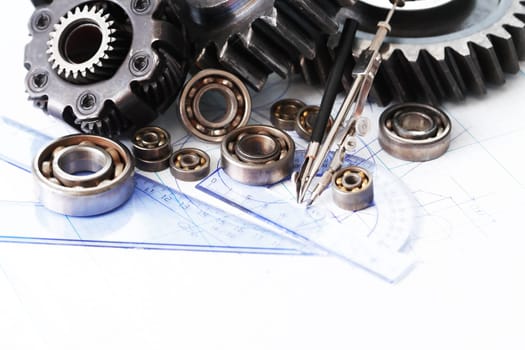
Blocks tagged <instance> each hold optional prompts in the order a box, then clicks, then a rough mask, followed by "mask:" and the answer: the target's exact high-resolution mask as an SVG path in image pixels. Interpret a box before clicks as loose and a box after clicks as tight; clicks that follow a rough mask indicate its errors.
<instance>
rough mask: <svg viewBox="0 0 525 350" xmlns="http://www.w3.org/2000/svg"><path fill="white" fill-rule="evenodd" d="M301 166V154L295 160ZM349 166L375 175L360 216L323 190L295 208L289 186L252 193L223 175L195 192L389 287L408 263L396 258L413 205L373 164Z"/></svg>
mask: <svg viewBox="0 0 525 350" xmlns="http://www.w3.org/2000/svg"><path fill="white" fill-rule="evenodd" d="M297 158H298V164H300V159H301V154H300V152H299V154H298V155H297ZM347 162H348V163H350V164H354V165H360V166H363V167H365V168H368V169H369V170H370V171H372V172H373V174H374V182H375V185H374V191H375V198H374V205H372V206H371V207H370V208H368V209H366V210H362V211H359V212H349V211H345V210H342V209H340V208H337V207H336V206H335V205H334V204H333V201H331V198H330V193H329V192H330V191H329V190H327V191H326V192H325V193H324V194H323V196H322V197H321V198H320V200H319V203H317V202H316V204H315V205H314V206H312V207H310V208H306V207H305V206H304V205H298V204H296V203H295V194H294V193H295V190H294V186H293V184H292V183H291V181H285V182H283V183H280V184H277V185H274V186H271V187H254V186H246V185H243V184H239V183H237V182H235V181H233V180H232V179H231V178H230V177H229V176H228V175H227V174H226V173H224V171H223V170H222V169H218V170H216V171H215V172H214V173H213V174H212V175H210V176H209V177H207V178H206V179H204V180H203V181H202V182H201V183H199V185H198V186H197V188H198V189H200V190H202V191H203V192H206V193H208V194H209V195H211V196H214V197H216V198H219V199H220V200H222V201H223V202H224V203H227V204H229V205H231V206H234V207H236V208H238V209H240V210H242V211H243V212H246V213H248V214H250V215H252V216H254V217H256V218H258V219H259V220H261V221H262V222H265V223H266V224H270V225H272V226H273V228H274V229H275V230H276V231H277V232H280V233H281V234H283V235H284V236H288V237H294V238H297V237H300V238H302V239H304V240H306V241H308V242H310V243H312V244H314V245H315V246H318V247H320V248H322V249H324V250H326V251H327V252H329V253H330V254H333V255H336V256H339V257H341V258H343V259H345V260H346V261H350V262H352V263H354V264H356V265H358V266H360V267H362V268H364V269H366V270H369V271H371V272H373V273H375V274H377V275H379V276H381V277H382V278H385V279H387V280H389V281H395V280H397V279H398V278H399V277H401V276H403V275H404V274H405V273H406V272H407V271H408V270H409V269H410V267H411V266H412V264H413V261H412V258H411V257H409V256H407V255H406V254H404V253H402V252H400V249H401V248H402V247H403V246H404V245H405V244H406V243H407V241H408V240H409V239H410V236H411V234H412V233H413V232H414V230H415V220H416V204H415V201H414V200H413V196H412V194H411V193H410V192H409V191H408V189H406V187H405V186H404V185H403V184H402V183H401V181H400V180H399V179H397V178H396V177H395V176H393V175H392V174H391V173H390V172H389V171H388V170H386V169H384V168H382V167H379V166H377V167H376V166H375V164H373V162H371V161H369V160H366V159H363V158H360V157H357V156H351V157H348V158H347Z"/></svg>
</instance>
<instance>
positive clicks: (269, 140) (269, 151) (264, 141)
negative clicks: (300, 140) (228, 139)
mask: <svg viewBox="0 0 525 350" xmlns="http://www.w3.org/2000/svg"><path fill="white" fill-rule="evenodd" d="M235 155H237V157H239V159H240V160H242V161H244V162H248V163H255V164H264V163H267V162H270V161H273V160H278V159H279V157H280V155H281V145H280V144H279V142H278V141H276V140H275V138H274V137H272V136H270V135H263V134H255V135H246V136H244V137H243V138H241V139H240V140H238V141H237V143H236V144H235Z"/></svg>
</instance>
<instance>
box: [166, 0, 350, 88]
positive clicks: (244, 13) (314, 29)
mask: <svg viewBox="0 0 525 350" xmlns="http://www.w3.org/2000/svg"><path fill="white" fill-rule="evenodd" d="M175 2H176V3H177V4H178V5H179V6H180V8H181V10H182V11H183V13H184V15H183V16H182V17H183V18H185V19H186V21H185V22H186V23H185V24H186V26H187V28H188V33H189V37H190V39H191V42H193V43H194V44H195V46H194V50H195V66H196V67H197V68H199V69H204V68H219V69H225V70H227V71H230V72H232V73H234V74H236V75H237V76H239V77H241V78H242V79H244V80H245V81H246V82H247V83H248V84H249V85H250V86H251V87H253V88H255V89H256V90H260V89H261V88H262V87H263V86H264V83H265V82H266V78H267V76H268V74H270V73H272V72H275V73H277V74H278V75H280V76H281V77H283V78H284V77H287V76H289V74H291V73H292V72H294V71H297V70H300V69H301V68H302V67H303V66H304V64H303V63H302V62H305V61H309V60H314V59H315V58H316V56H317V52H318V51H319V50H318V46H319V45H320V44H321V45H323V43H324V42H325V41H326V36H328V35H332V34H335V33H337V31H338V28H339V26H338V23H337V21H336V17H337V14H338V13H339V11H340V10H341V8H342V7H344V6H350V5H352V4H353V3H355V0H231V1H224V0H175ZM310 67H311V65H309V66H308V68H310ZM319 68H320V69H322V70H323V71H324V70H326V68H327V67H326V66H324V65H319ZM325 75H327V73H326V74H322V72H316V73H315V76H325Z"/></svg>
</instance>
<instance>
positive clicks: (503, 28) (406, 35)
mask: <svg viewBox="0 0 525 350" xmlns="http://www.w3.org/2000/svg"><path fill="white" fill-rule="evenodd" d="M388 5H389V4H388V2H386V1H379V0H375V1H374V0H362V1H359V2H358V3H357V4H356V5H355V6H352V7H350V8H348V9H345V16H349V17H351V18H355V19H357V20H358V21H359V23H360V31H358V33H357V38H358V43H357V45H356V47H355V49H354V51H355V53H356V54H359V53H360V52H362V51H363V50H364V49H365V48H366V47H367V46H368V45H369V44H370V40H371V37H372V34H373V33H374V31H375V23H376V22H377V21H378V20H379V19H380V18H383V17H384V14H385V13H386V11H387V9H388ZM392 27H393V29H392V33H391V35H390V36H389V38H387V39H386V40H385V41H386V44H385V45H384V46H383V57H384V64H383V65H382V67H381V70H380V72H379V74H378V77H377V79H376V82H375V84H374V88H373V89H372V92H371V96H372V97H373V98H374V100H376V101H377V102H378V103H381V104H388V103H389V102H390V101H391V100H397V101H401V102H404V101H406V102H413V101H422V102H425V103H431V104H438V103H439V102H440V101H444V100H463V99H464V98H465V97H466V96H468V95H482V94H485V93H486V91H487V88H488V87H491V86H497V85H501V84H503V83H504V82H505V78H506V74H508V73H511V74H513V73H517V72H518V71H519V60H523V59H525V4H524V3H523V2H522V1H519V0H498V1H495V0H476V1H474V0H419V1H407V2H406V6H405V7H403V8H400V9H399V10H398V13H397V14H396V16H395V18H394V19H393V20H392ZM346 80H347V81H350V78H349V77H348V78H347V79H346Z"/></svg>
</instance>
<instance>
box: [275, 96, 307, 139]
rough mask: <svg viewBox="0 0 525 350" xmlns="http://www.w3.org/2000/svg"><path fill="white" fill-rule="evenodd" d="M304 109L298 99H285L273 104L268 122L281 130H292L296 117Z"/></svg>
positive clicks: (303, 105) (302, 103)
mask: <svg viewBox="0 0 525 350" xmlns="http://www.w3.org/2000/svg"><path fill="white" fill-rule="evenodd" d="M304 107H305V104H304V102H303V101H301V100H298V99H285V100H280V101H277V102H275V103H274V104H273V105H272V108H271V110H270V122H271V123H272V125H273V126H275V127H276V128H279V129H283V130H288V131H290V130H294V129H295V123H296V120H297V115H298V114H299V111H300V110H301V109H303V108H304Z"/></svg>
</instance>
